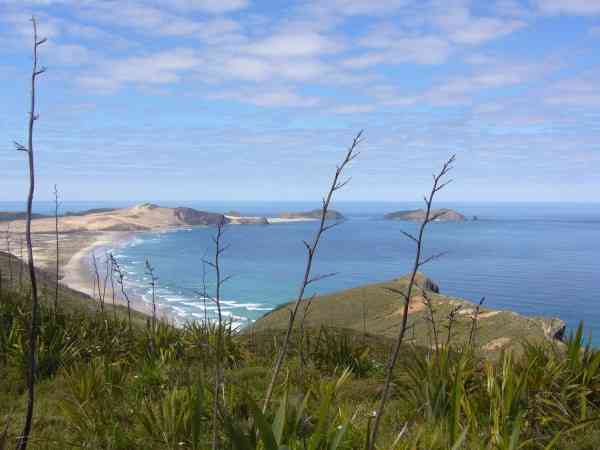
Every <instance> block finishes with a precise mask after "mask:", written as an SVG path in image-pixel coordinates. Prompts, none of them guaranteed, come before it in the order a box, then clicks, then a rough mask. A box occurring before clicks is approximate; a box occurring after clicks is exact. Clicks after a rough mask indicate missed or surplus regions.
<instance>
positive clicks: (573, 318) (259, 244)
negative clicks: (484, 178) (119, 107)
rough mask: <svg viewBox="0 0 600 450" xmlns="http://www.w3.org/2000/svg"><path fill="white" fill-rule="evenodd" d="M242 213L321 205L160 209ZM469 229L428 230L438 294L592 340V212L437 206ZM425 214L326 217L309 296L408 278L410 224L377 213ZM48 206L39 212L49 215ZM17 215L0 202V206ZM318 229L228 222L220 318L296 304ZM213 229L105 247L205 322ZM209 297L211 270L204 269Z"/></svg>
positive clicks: (596, 312) (596, 241)
mask: <svg viewBox="0 0 600 450" xmlns="http://www.w3.org/2000/svg"><path fill="white" fill-rule="evenodd" d="M135 203H136V202H110V203H109V202H66V203H64V204H63V205H62V210H64V211H66V210H71V211H78V210H83V209H88V208H92V207H94V208H95V207H123V206H130V205H132V204H135ZM157 203H160V204H161V205H165V206H190V207H194V208H197V209H202V210H207V211H216V212H225V211H229V210H236V211H239V212H241V213H242V214H243V215H267V216H274V215H277V214H279V213H281V212H284V211H301V210H307V209H313V208H315V207H318V206H319V205H318V204H314V203H300V202H296V203H266V202H261V203H259V202H255V203H248V202H246V203H243V202H241V203H233V202H157ZM436 206H437V207H449V208H453V209H456V210H457V211H459V212H462V213H463V214H465V215H466V216H467V217H469V218H471V217H472V216H477V218H478V220H476V221H467V222H447V223H442V222H440V223H433V224H431V225H430V226H429V227H428V229H427V231H426V235H425V255H426V256H427V255H429V254H435V253H438V252H442V251H443V252H447V253H446V254H445V256H443V257H442V258H440V259H437V260H435V261H432V262H431V263H429V264H428V265H426V266H425V267H423V272H425V273H426V274H427V275H428V276H429V277H430V278H432V279H433V280H434V281H436V282H437V283H438V284H439V285H440V289H441V292H442V293H444V294H447V295H451V296H457V297H462V298H466V299H469V300H472V301H479V300H480V299H481V298H482V297H485V305H486V306H487V307H489V308H493V309H507V310H513V311H516V312H518V313H522V314H526V315H532V316H535V315H543V316H554V317H559V318H561V319H563V320H565V321H566V322H567V324H568V326H569V327H570V328H573V327H576V326H577V324H578V323H579V322H580V321H583V322H584V325H585V327H586V330H587V331H588V332H591V333H592V339H593V341H594V342H595V344H600V294H599V292H600V289H599V288H600V265H599V257H600V204H572V203H488V204H480V203H443V204H442V203H440V204H438V205H436ZM416 207H421V205H420V204H417V203H407V202H406V203H362V202H344V203H341V202H340V203H338V204H336V205H334V209H336V210H338V211H340V212H341V213H342V214H344V215H345V216H346V218H347V220H346V221H345V222H344V223H343V224H341V225H340V226H338V227H336V228H334V229H332V230H331V231H329V232H327V233H326V235H325V236H324V238H323V240H322V245H321V247H320V248H319V251H318V254H317V257H316V262H315V266H314V272H313V273H314V274H315V275H317V274H325V273H331V272H335V273H336V275H335V276H333V277H331V278H327V279H324V280H322V281H320V282H319V283H316V284H315V285H314V286H313V287H312V289H311V292H315V293H327V292H333V291H336V290H340V289H346V288H350V287H354V286H359V285H362V284H366V283H374V282H378V281H385V280H390V279H392V278H395V277H398V276H401V275H403V274H406V273H407V272H409V271H410V269H411V264H412V261H413V258H414V244H413V243H412V242H411V241H410V240H408V239H407V238H405V237H403V235H402V233H401V231H402V230H405V231H408V232H414V231H415V230H416V227H417V225H416V224H414V223H410V222H399V221H386V220H383V214H385V213H387V212H392V211H396V210H400V209H411V208H416ZM52 208H53V206H52V204H51V203H50V202H47V203H46V202H39V203H37V204H36V207H35V210H36V212H41V213H43V212H50V211H51V210H52ZM11 209H12V210H18V209H22V208H21V204H17V203H14V202H10V203H8V202H0V210H11ZM317 226H318V225H317V223H316V222H293V223H281V224H273V225H231V226H228V227H227V228H226V233H225V237H224V242H225V243H226V244H228V245H229V249H228V250H227V252H226V253H225V254H224V255H223V257H222V269H223V272H224V274H225V275H226V276H231V279H230V280H229V281H228V282H227V283H225V285H224V286H223V288H222V298H223V305H224V311H225V315H226V316H227V317H228V318H230V319H231V320H232V321H233V322H234V324H236V325H239V326H243V325H245V324H248V323H250V322H251V321H253V320H256V319H257V318H259V317H260V316H261V315H263V314H265V313H266V312H267V311H269V310H271V309H272V308H274V307H276V306H277V305H280V304H282V303H284V302H287V301H290V300H292V299H294V298H295V296H296V295H297V292H298V288H299V285H300V282H301V279H302V275H303V272H304V266H305V261H306V251H305V248H304V245H303V243H302V241H303V240H305V239H306V240H309V239H310V238H311V237H312V235H313V233H314V231H315V230H316V228H317ZM213 234H214V229H211V228H192V229H182V230H177V231H169V232H164V233H139V234H137V236H136V238H135V239H134V240H133V241H131V242H129V243H128V244H127V245H125V246H123V247H121V248H117V249H113V250H114V252H115V254H116V256H117V258H118V259H119V261H120V262H121V264H122V265H123V267H124V268H125V270H126V271H127V277H128V279H129V288H130V289H132V290H135V291H136V292H137V293H138V294H140V295H142V296H144V298H145V299H146V300H149V299H150V297H149V289H150V287H149V285H148V278H147V276H146V275H145V274H144V261H145V259H146V258H148V259H149V260H150V261H151V264H152V265H153V266H154V267H155V270H156V274H157V275H158V277H159V281H158V290H157V294H158V298H159V302H160V304H161V307H162V308H164V309H166V310H167V311H168V312H170V313H171V314H172V315H173V316H174V317H176V318H177V319H178V320H179V321H185V320H194V319H203V318H204V317H205V316H208V317H213V315H214V313H215V306H214V305H213V304H212V303H211V302H210V301H207V300H206V299H204V298H203V295H202V292H203V281H202V280H203V264H202V260H203V258H211V257H212V252H213V244H212V241H211V236H212V235H213ZM206 284H207V289H208V290H209V294H210V293H212V290H213V289H214V273H213V272H212V270H211V269H210V268H207V273H206Z"/></svg>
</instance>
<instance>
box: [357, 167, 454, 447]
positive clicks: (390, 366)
mask: <svg viewBox="0 0 600 450" xmlns="http://www.w3.org/2000/svg"><path fill="white" fill-rule="evenodd" d="M454 160H455V156H454V155H453V156H452V157H450V159H448V160H447V161H446V162H445V163H444V165H443V166H442V169H441V170H440V172H438V174H437V175H434V176H433V185H432V187H431V191H430V192H429V195H428V196H426V197H424V200H425V204H426V205H427V209H426V211H425V219H424V220H423V222H421V225H420V227H419V232H418V234H417V236H416V244H417V245H416V247H417V248H416V254H415V259H414V263H413V270H412V272H411V275H410V279H409V282H408V287H407V289H406V294H404V293H403V294H402V297H403V298H404V299H405V302H404V313H403V316H402V322H401V324H400V330H399V332H398V336H397V338H396V342H395V344H394V348H393V350H392V352H391V353H390V356H389V359H388V363H387V366H386V375H385V382H384V386H383V391H382V394H381V399H380V402H379V405H378V408H377V411H376V414H375V420H374V423H373V429H372V431H371V438H370V439H369V442H368V450H374V449H375V442H376V440H377V434H378V432H379V425H380V423H381V417H382V416H383V413H384V411H385V404H386V402H387V400H388V397H389V394H390V386H391V381H392V376H393V371H394V367H395V366H396V362H397V361H398V356H399V355H400V348H401V346H402V342H403V341H404V336H405V335H406V331H407V329H408V312H409V310H410V309H409V308H410V299H411V295H412V290H413V288H414V286H415V280H416V276H417V272H418V270H419V268H420V267H421V266H422V265H423V264H425V263H426V262H428V261H431V260H432V259H435V258H437V257H439V255H434V256H433V257H429V258H427V259H426V260H424V261H422V260H421V253H422V251H423V236H424V233H425V228H426V227H427V224H428V223H429V222H430V221H431V205H432V204H433V199H434V197H435V194H436V193H437V192H438V191H439V188H440V186H443V185H444V183H440V181H441V180H442V179H443V178H444V177H445V176H446V174H447V173H448V172H449V171H450V170H451V169H452V164H453V163H454Z"/></svg>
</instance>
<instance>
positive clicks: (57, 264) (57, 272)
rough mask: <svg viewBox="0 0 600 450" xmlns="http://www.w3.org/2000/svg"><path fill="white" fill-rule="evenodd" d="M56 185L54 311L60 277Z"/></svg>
mask: <svg viewBox="0 0 600 450" xmlns="http://www.w3.org/2000/svg"><path fill="white" fill-rule="evenodd" d="M58 206H59V203H58V187H57V186H56V184H55V185H54V237H55V241H56V267H55V269H56V279H55V282H56V284H55V285H54V312H57V311H58V281H59V279H60V272H59V261H60V258H59V242H58Z"/></svg>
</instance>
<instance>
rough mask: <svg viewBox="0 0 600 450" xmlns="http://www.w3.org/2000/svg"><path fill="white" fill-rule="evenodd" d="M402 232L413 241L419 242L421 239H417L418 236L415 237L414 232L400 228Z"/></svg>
mask: <svg viewBox="0 0 600 450" xmlns="http://www.w3.org/2000/svg"><path fill="white" fill-rule="evenodd" d="M400 233H402V234H403V235H404V236H406V237H407V238H409V239H410V240H411V241H413V242H416V243H419V241H418V240H417V238H416V237H414V236H413V235H412V234H410V233H408V232H406V231H403V230H400Z"/></svg>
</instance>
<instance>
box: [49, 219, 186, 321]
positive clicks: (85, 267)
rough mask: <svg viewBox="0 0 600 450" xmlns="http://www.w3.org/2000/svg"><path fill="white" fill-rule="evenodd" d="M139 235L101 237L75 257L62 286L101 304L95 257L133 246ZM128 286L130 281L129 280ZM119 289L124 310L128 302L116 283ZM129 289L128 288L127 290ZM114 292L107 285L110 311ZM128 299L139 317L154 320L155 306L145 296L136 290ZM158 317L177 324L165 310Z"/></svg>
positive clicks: (117, 299) (106, 234)
mask: <svg viewBox="0 0 600 450" xmlns="http://www.w3.org/2000/svg"><path fill="white" fill-rule="evenodd" d="M136 234H137V233H136V232H130V231H126V232H124V231H105V232H102V233H100V234H97V235H95V236H94V237H93V239H92V240H91V242H89V243H88V244H87V245H85V246H84V247H83V248H81V249H80V250H78V251H77V252H76V253H74V254H73V255H72V256H71V257H70V259H69V261H68V262H67V263H66V264H65V265H64V266H63V268H62V272H63V273H64V276H63V277H62V278H61V279H60V283H62V284H63V285H65V286H67V287H68V288H70V289H73V290H75V291H78V292H81V293H83V294H85V295H88V296H90V297H91V298H93V299H95V300H97V296H96V295H95V294H96V293H95V282H94V277H95V272H94V269H93V267H92V262H91V260H92V255H93V254H95V253H96V251H97V250H99V249H102V248H104V249H108V248H119V247H122V246H124V245H127V244H128V243H129V242H132V241H133V240H134V239H135V237H136ZM104 253H105V252H102V253H101V255H99V258H98V259H99V260H100V261H99V263H100V264H99V272H100V273H101V282H103V281H104V273H105V271H103V268H104V267H105V266H104V261H102V259H101V257H102V254H104ZM125 283H127V279H126V280H125ZM114 286H115V292H114V297H115V302H116V304H118V305H121V306H127V301H126V300H125V298H124V297H123V295H122V293H121V290H120V289H119V284H118V283H117V282H116V280H115V281H114ZM126 289H127V286H126ZM112 296H113V292H112V288H111V286H110V284H109V285H107V287H106V290H105V304H106V305H107V307H110V304H111V302H112ZM127 296H128V297H129V303H130V306H131V309H132V310H134V311H137V312H139V313H142V314H145V315H147V316H152V304H150V303H147V302H146V301H144V299H143V298H142V296H141V295H139V294H136V293H134V292H132V290H128V292H127ZM156 315H157V317H158V318H161V319H167V320H169V321H173V320H174V319H175V318H174V317H173V316H172V315H170V314H168V312H167V311H165V310H164V309H162V308H160V307H159V308H157V311H156Z"/></svg>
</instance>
